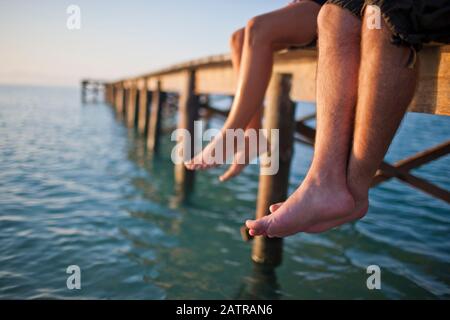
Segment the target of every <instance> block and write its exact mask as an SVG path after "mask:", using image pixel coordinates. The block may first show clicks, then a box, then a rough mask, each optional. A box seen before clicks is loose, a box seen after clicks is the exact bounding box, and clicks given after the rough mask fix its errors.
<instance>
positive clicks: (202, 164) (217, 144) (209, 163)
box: [184, 132, 226, 170]
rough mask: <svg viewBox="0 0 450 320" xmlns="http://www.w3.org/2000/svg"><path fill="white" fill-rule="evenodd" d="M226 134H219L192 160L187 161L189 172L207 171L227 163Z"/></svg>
mask: <svg viewBox="0 0 450 320" xmlns="http://www.w3.org/2000/svg"><path fill="white" fill-rule="evenodd" d="M224 137H225V134H224V133H222V132H221V133H219V134H218V135H216V136H215V137H214V138H213V139H212V141H211V142H210V143H209V144H208V145H207V146H206V147H205V148H204V149H203V150H202V151H201V152H200V153H199V154H197V155H196V156H194V157H193V158H192V159H191V160H189V161H186V162H185V163H184V165H185V166H186V168H187V169H189V170H206V169H210V168H213V167H217V166H220V165H222V164H224V163H225V161H226V153H225V152H226V142H225V138H224Z"/></svg>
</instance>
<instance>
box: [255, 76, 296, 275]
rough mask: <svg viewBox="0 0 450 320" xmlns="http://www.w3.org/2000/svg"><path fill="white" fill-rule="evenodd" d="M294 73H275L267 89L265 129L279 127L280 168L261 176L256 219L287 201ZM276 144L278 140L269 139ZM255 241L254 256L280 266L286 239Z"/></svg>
mask: <svg viewBox="0 0 450 320" xmlns="http://www.w3.org/2000/svg"><path fill="white" fill-rule="evenodd" d="M291 80H292V76H291V75H288V74H279V73H276V74H275V75H274V76H273V79H272V81H271V84H270V86H269V91H268V105H267V107H266V108H265V114H264V118H265V128H266V129H269V130H272V129H279V154H280V157H279V161H280V163H279V171H278V172H277V173H276V174H275V175H260V178H259V188H258V200H257V206H256V218H262V217H264V216H266V215H268V214H270V212H269V207H270V205H272V204H274V203H277V202H281V201H284V200H286V198H287V191H288V185H289V171H290V166H291V158H292V154H293V135H294V126H295V122H294V109H295V104H294V103H293V102H292V101H291V99H290V90H291ZM270 137H271V135H270V134H268V138H269V143H270V145H272V146H274V145H276V144H277V141H270ZM254 240H255V241H254V242H253V250H252V259H253V261H255V262H257V263H263V264H268V265H274V266H276V265H279V264H280V263H281V260H282V246H283V242H282V241H283V240H282V239H279V238H267V237H262V236H258V237H255V239H254Z"/></svg>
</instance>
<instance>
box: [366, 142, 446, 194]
mask: <svg viewBox="0 0 450 320" xmlns="http://www.w3.org/2000/svg"><path fill="white" fill-rule="evenodd" d="M449 153H450V141H446V142H444V143H441V144H439V145H437V146H435V147H433V148H430V149H428V150H425V151H422V152H419V153H417V154H415V155H414V156H411V157H409V158H406V159H404V160H400V161H398V162H396V163H395V164H394V167H395V168H398V169H402V170H406V171H409V170H412V169H415V168H418V167H420V166H421V165H424V164H427V163H429V162H431V161H434V160H436V159H439V158H440V157H443V156H445V155H447V154H449ZM391 177H392V176H390V175H389V176H386V175H384V174H383V172H382V171H378V172H377V174H376V175H375V177H374V178H373V181H372V186H376V185H378V184H380V183H382V182H384V181H386V180H389V179H390V178H391Z"/></svg>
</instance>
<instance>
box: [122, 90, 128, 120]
mask: <svg viewBox="0 0 450 320" xmlns="http://www.w3.org/2000/svg"><path fill="white" fill-rule="evenodd" d="M129 94H130V89H127V88H125V85H124V86H123V95H122V99H123V100H122V115H121V116H122V117H123V119H125V122H126V119H127V107H128V103H127V101H128V96H129Z"/></svg>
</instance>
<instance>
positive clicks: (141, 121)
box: [138, 86, 152, 136]
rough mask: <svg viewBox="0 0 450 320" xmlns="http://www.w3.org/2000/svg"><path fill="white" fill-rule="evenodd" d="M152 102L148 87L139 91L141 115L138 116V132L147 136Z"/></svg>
mask: <svg viewBox="0 0 450 320" xmlns="http://www.w3.org/2000/svg"><path fill="white" fill-rule="evenodd" d="M151 101H152V97H151V93H150V92H149V91H148V90H147V86H143V87H142V88H140V89H139V114H138V132H139V133H140V134H142V135H144V136H147V132H148V119H149V111H150V104H151Z"/></svg>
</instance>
